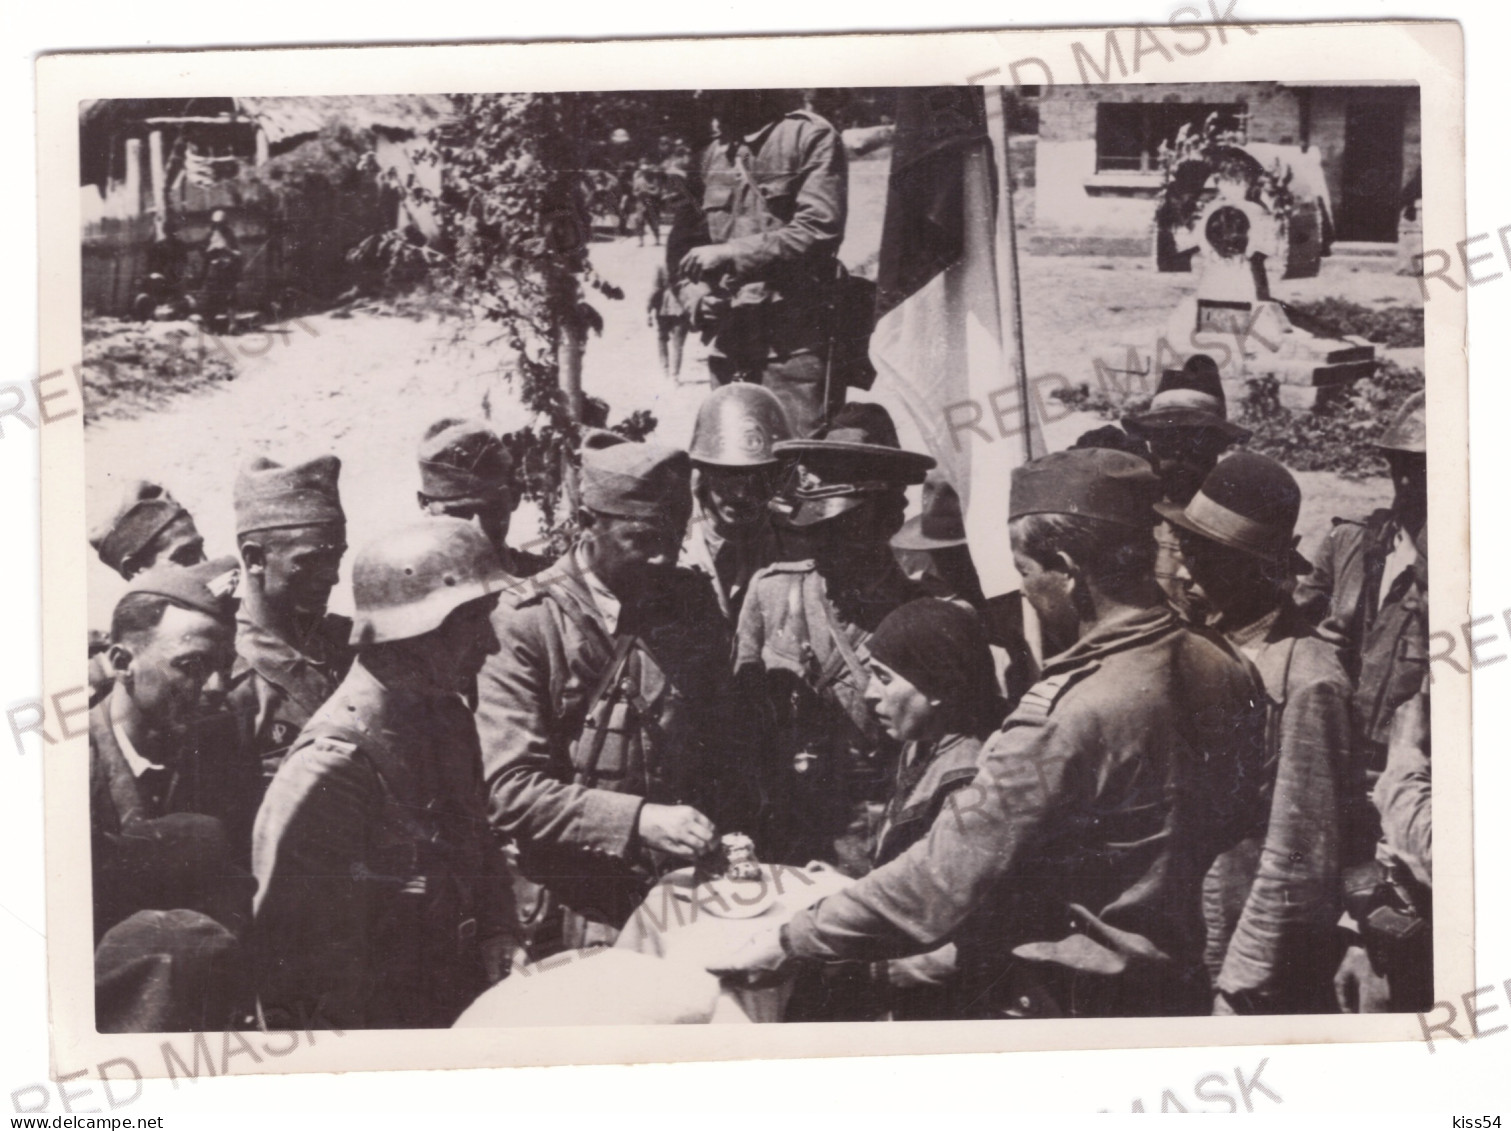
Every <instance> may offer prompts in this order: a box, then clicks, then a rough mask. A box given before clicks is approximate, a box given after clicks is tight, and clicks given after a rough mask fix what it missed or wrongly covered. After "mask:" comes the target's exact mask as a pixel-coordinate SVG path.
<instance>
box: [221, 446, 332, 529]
mask: <svg viewBox="0 0 1511 1131" xmlns="http://www.w3.org/2000/svg"><path fill="white" fill-rule="evenodd" d="M340 475H341V461H340V460H339V459H337V458H336V457H335V456H331V455H325V456H316V457H315V458H314V459H312V460H307V461H305V462H304V463H298V464H294V465H293V466H292V467H284V466H283V465H282V464H279V463H275V462H274V461H272V460H270V459H268V458H267V457H266V456H256V457H254V458H253V459H252V460H251V461H250V462H249V463H247V464H246V465H245V466H244V467H242V469H241V473H240V474H239V475H237V477H236V486H235V488H234V490H233V491H232V493H231V498H232V502H233V504H234V506H235V509H236V533H237V534H247V533H250V532H251V531H254V530H275V529H278V528H280V527H295V526H317V525H319V524H321V523H326V522H342V523H344V522H345V521H346V514H345V513H344V512H343V511H342V510H341V496H340V495H339V494H338V493H337V491H336V480H337V478H338V477H339V476H340Z"/></svg>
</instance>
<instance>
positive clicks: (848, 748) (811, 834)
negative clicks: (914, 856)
mask: <svg viewBox="0 0 1511 1131" xmlns="http://www.w3.org/2000/svg"><path fill="white" fill-rule="evenodd" d="M925 595H926V594H925V593H924V591H923V589H922V588H921V587H920V586H918V585H917V584H916V583H915V582H913V581H910V580H909V579H908V578H907V576H906V575H904V574H903V572H902V570H901V569H900V568H898V567H896V566H895V564H894V565H893V567H892V569H891V570H890V571H889V572H888V573H886V574H885V575H884V576H883V577H882V578H881V579H880V580H879V581H877V583H876V584H874V585H873V586H871V587H870V588H869V589H868V590H866V591H865V592H864V593H856V592H850V591H845V592H833V593H831V590H830V585H829V582H828V580H827V579H826V578H825V577H824V575H823V574H821V573H820V572H819V571H818V569H817V567H816V566H815V565H814V563H813V562H811V561H797V562H777V563H774V564H773V565H771V566H769V567H767V568H766V569H764V570H762V571H761V572H760V573H758V574H756V575H755V577H754V578H753V579H752V581H751V583H750V593H749V595H748V596H747V597H746V600H745V606H744V608H743V609H742V610H741V611H740V624H739V630H738V632H737V633H736V637H735V678H736V680H737V682H738V683H739V685H740V690H741V694H742V698H743V699H744V700H746V701H750V702H754V703H758V704H759V705H760V707H761V712H760V715H759V716H758V717H757V719H753V721H759V724H760V725H761V726H762V727H763V728H764V729H765V731H766V734H765V737H764V738H763V740H762V745H763V747H764V748H765V750H766V757H765V758H764V760H763V766H762V770H763V792H764V795H765V800H766V805H767V812H766V814H765V819H764V825H763V828H762V829H761V830H760V832H761V833H762V834H763V835H758V836H757V840H756V847H757V850H758V852H759V853H760V854H761V857H762V859H769V860H771V861H772V862H775V863H793V864H806V863H807V862H808V861H809V860H810V859H815V858H817V859H832V858H833V853H834V852H835V851H836V850H837V849H836V847H835V845H834V844H833V838H834V837H835V836H838V835H839V834H841V833H842V832H844V830H845V829H846V827H847V826H849V825H851V824H852V823H853V821H854V819H855V817H856V807H857V805H860V804H864V803H867V802H871V803H874V804H876V805H877V806H878V807H879V806H880V805H881V804H882V803H884V802H885V801H886V800H887V799H888V798H889V797H890V796H891V790H892V783H893V773H894V771H895V768H896V765H897V758H898V754H899V749H898V745H897V743H896V741H895V740H893V739H891V738H889V737H888V736H887V734H886V732H885V730H883V728H882V727H881V725H880V724H879V723H878V722H877V721H876V718H875V716H874V715H873V714H872V713H871V709H870V707H869V706H867V704H866V701H865V690H866V683H867V681H868V675H867V672H866V670H865V668H864V665H863V654H864V651H865V644H866V641H868V640H869V639H870V638H871V634H872V633H873V632H874V631H875V630H876V626H877V625H879V624H880V623H881V621H882V620H883V619H884V618H885V617H886V616H887V614H888V613H890V612H892V611H893V610H894V609H897V608H898V607H899V606H901V605H904V604H906V603H907V602H908V601H911V600H913V599H915V598H917V597H922V596H925ZM861 851H862V854H863V856H865V857H869V855H870V851H871V846H870V845H869V844H866V845H864V846H862V847H861Z"/></svg>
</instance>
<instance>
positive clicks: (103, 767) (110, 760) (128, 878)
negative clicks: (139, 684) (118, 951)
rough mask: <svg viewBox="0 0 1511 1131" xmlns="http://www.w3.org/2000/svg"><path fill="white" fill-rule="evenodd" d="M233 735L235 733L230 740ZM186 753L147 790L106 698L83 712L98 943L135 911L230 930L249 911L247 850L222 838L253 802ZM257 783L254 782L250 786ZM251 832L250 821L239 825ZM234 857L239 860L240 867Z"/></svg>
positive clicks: (213, 769) (212, 768)
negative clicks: (199, 915)
mask: <svg viewBox="0 0 1511 1131" xmlns="http://www.w3.org/2000/svg"><path fill="white" fill-rule="evenodd" d="M231 737H234V734H232V735H231ZM222 768H223V767H221V766H218V765H215V764H213V763H210V762H209V759H208V756H207V758H206V762H205V764H196V761H195V759H194V758H193V756H192V754H191V755H190V756H188V757H185V758H184V759H183V760H182V761H181V763H180V765H179V766H178V767H177V768H176V769H174V770H169V771H165V774H166V776H165V777H164V778H163V780H162V781H161V782H160V783H158V784H155V785H154V784H149V783H148V782H146V781H144V780H143V779H141V778H138V777H137V776H136V775H135V774H133V773H132V771H131V766H130V765H129V764H128V763H127V761H126V756H125V755H124V754H123V753H122V752H121V747H120V744H119V743H118V742H117V741H116V737H115V731H114V728H113V727H112V726H111V722H110V700H109V698H108V697H107V698H106V699H105V700H104V701H103V702H101V703H99V704H97V705H96V706H95V707H94V708H93V709H92V710H91V711H90V712H89V828H90V848H91V853H90V855H91V862H92V865H93V868H92V871H93V880H94V933H95V940H96V941H98V940H99V938H100V936H101V935H103V934H104V933H105V932H106V931H108V930H109V929H110V928H111V927H113V926H115V925H116V924H117V923H119V922H120V921H121V920H123V919H125V918H127V917H128V916H130V915H133V914H135V913H136V912H138V911H148V910H152V911H174V910H190V911H201V912H203V913H204V914H206V915H209V916H210V917H211V918H213V919H215V920H216V921H217V922H220V923H221V924H222V925H223V926H225V927H227V928H228V929H230V930H232V931H240V930H241V929H242V928H243V927H244V926H245V920H246V918H247V915H248V912H249V911H250V910H251V908H250V906H249V900H250V898H251V884H250V879H249V876H248V874H247V871H246V867H245V857H246V855H247V854H246V852H245V851H242V852H240V853H237V852H235V851H233V846H232V845H231V843H230V841H229V839H228V829H227V825H228V824H229V825H232V826H233V827H235V824H234V823H235V822H238V821H240V819H241V818H240V813H241V811H242V810H243V809H244V808H245V807H246V806H247V805H248V804H249V803H251V802H252V801H253V798H254V797H255V794H253V795H252V796H251V797H249V796H247V795H246V794H245V793H241V794H238V793H237V792H236V791H235V785H236V783H235V781H234V779H231V778H228V777H227V776H226V775H225V774H223V773H221V772H219V771H220V770H221V769H222ZM254 784H255V783H254ZM244 825H245V827H246V828H247V830H248V831H249V832H250V828H251V826H250V823H244ZM238 857H239V858H240V859H239V861H238Z"/></svg>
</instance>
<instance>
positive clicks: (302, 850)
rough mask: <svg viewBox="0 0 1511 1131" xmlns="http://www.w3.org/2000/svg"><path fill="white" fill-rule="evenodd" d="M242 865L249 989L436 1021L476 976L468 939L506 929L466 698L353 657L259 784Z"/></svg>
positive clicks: (328, 1011) (339, 1012)
mask: <svg viewBox="0 0 1511 1131" xmlns="http://www.w3.org/2000/svg"><path fill="white" fill-rule="evenodd" d="M385 678H387V677H385ZM253 867H254V870H255V872H256V876H257V881H258V891H257V899H256V904H255V909H254V914H255V919H254V924H253V926H254V931H255V937H256V941H257V947H258V952H259V968H260V972H259V979H258V981H259V992H260V994H261V998H262V1004H263V1007H264V1009H265V1010H273V1011H275V1012H276V1013H277V1014H278V1015H279V1016H290V1017H298V1016H319V1017H322V1018H325V1019H327V1020H328V1021H329V1022H330V1023H331V1024H332V1025H333V1026H334V1027H338V1028H358V1029H361V1028H368V1029H371V1028H439V1027H445V1026H448V1025H450V1024H451V1023H452V1022H453V1021H455V1020H456V1018H457V1016H458V1015H459V1014H460V1013H461V1011H462V1010H463V1009H464V1008H465V1007H466V1006H467V1005H468V1004H470V1003H471V1001H472V999H473V998H474V997H476V996H477V994H479V993H481V992H482V990H483V989H484V988H485V987H486V983H485V980H484V975H483V968H482V963H481V956H480V953H479V949H478V943H479V942H480V941H481V940H483V939H488V938H491V937H494V936H497V935H501V934H513V932H514V916H513V912H514V907H513V897H512V894H511V890H510V887H509V884H508V881H507V878H506V877H505V876H504V875H503V873H502V870H501V863H500V859H499V855H498V853H497V852H496V851H495V850H494V846H493V842H492V838H491V835H490V833H489V829H488V822H487V817H486V814H485V812H484V802H483V793H482V781H481V776H480V758H479V751H478V746H477V732H476V729H475V727H474V726H473V721H472V716H471V714H470V713H469V712H468V710H467V707H466V705H465V704H464V703H463V701H462V699H461V697H460V696H459V695H455V694H448V693H445V692H441V691H437V690H436V689H434V688H432V687H429V686H426V685H421V684H420V682H419V681H418V679H417V678H415V677H408V676H405V677H398V678H393V679H389V680H388V682H387V683H383V682H380V681H379V680H378V678H377V677H376V676H374V675H373V674H372V672H370V671H369V670H368V669H367V667H366V666H364V665H363V664H362V663H361V662H360V661H359V662H358V663H356V664H355V665H353V667H352V669H351V672H350V673H349V674H348V675H347V677H346V679H345V680H344V681H343V682H342V684H341V686H340V688H339V689H337V691H336V693H335V694H334V695H333V696H332V697H331V698H330V700H328V701H327V702H326V703H325V705H324V706H323V707H321V708H320V709H319V710H318V711H317V712H316V713H315V715H314V716H313V717H312V718H311V719H310V721H309V723H308V724H306V726H305V728H304V730H303V731H302V732H301V733H300V735H299V738H298V740H297V741H296V742H295V744H294V746H293V749H292V750H291V751H290V752H289V756H288V758H287V760H286V761H285V762H284V764H283V765H282V766H281V767H279V770H278V774H277V776H276V777H274V779H273V782H272V784H271V785H270V786H269V787H268V792H267V796H266V797H265V798H264V799H263V803H262V809H261V810H260V811H259V812H258V815H257V827H256V832H255V834H254V843H253ZM301 1010H303V1013H302V1014H301V1012H300V1011H301Z"/></svg>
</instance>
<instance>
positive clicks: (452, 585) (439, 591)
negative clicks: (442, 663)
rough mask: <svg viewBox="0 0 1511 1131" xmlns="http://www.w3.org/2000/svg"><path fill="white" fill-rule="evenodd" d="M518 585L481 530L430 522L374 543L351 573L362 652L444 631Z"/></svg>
mask: <svg viewBox="0 0 1511 1131" xmlns="http://www.w3.org/2000/svg"><path fill="white" fill-rule="evenodd" d="M510 581H511V578H510V576H509V575H508V574H507V573H505V572H504V569H503V566H501V565H500V564H499V560H498V554H497V553H495V552H494V549H493V546H492V544H490V543H489V541H488V539H487V538H485V537H483V535H482V533H481V532H479V530H478V529H477V527H475V526H473V525H472V523H470V522H465V521H463V520H462V519H459V518H425V519H420V520H418V521H416V522H411V523H409V524H408V525H405V526H402V527H400V528H399V529H398V530H395V531H392V532H391V533H389V534H385V535H384V536H383V537H381V538H379V539H377V540H376V541H373V542H370V543H368V544H367V545H366V546H364V547H363V548H362V551H361V553H359V554H358V555H357V560H356V562H355V563H354V564H353V566H352V596H353V598H355V601H356V606H357V608H356V615H355V617H354V618H353V624H352V639H351V642H352V643H353V644H356V645H365V644H382V643H385V642H386V641H389V640H408V639H409V638H410V637H414V636H422V635H424V634H425V633H427V632H430V631H431V630H432V629H436V628H439V627H440V625H441V622H442V621H444V620H445V619H446V618H447V617H448V616H449V615H450V614H451V612H452V610H453V609H457V608H460V607H461V606H462V605H465V604H466V603H467V602H468V601H476V600H478V599H479V598H481V597H486V596H488V595H489V594H490V593H498V592H501V591H502V590H503V589H504V587H505V586H507V585H508V584H509V583H510Z"/></svg>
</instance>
